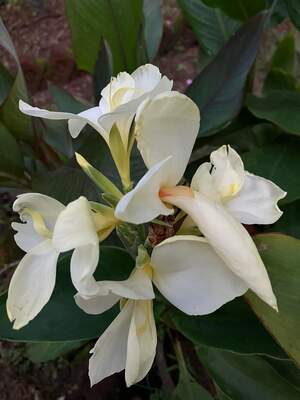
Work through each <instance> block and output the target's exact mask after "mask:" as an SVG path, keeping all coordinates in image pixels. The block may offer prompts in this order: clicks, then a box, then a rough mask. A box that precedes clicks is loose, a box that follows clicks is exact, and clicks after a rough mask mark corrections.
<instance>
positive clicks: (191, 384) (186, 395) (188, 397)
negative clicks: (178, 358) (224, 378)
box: [171, 371, 213, 400]
mask: <svg viewBox="0 0 300 400" xmlns="http://www.w3.org/2000/svg"><path fill="white" fill-rule="evenodd" d="M195 399H197V400H213V397H212V396H211V395H210V394H209V393H208V391H207V390H205V389H204V388H203V387H202V386H201V385H199V383H197V382H196V381H195V379H194V378H193V377H192V376H191V374H189V373H188V372H187V371H186V372H184V373H183V372H180V375H179V382H178V385H177V386H176V388H175V390H174V392H173V396H172V397H171V400H195Z"/></svg>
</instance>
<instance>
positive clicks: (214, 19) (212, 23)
mask: <svg viewBox="0 0 300 400" xmlns="http://www.w3.org/2000/svg"><path fill="white" fill-rule="evenodd" d="M178 4H179V6H180V8H181V9H182V11H183V13H184V15H185V17H186V18H187V20H188V22H189V24H190V25H191V27H192V29H193V31H194V33H195V35H196V38H197V40H198V42H199V43H200V45H201V47H202V49H203V50H204V52H205V53H206V54H207V55H208V56H214V55H216V54H217V53H218V51H219V50H220V49H221V47H223V45H224V44H225V43H226V42H227V40H228V39H229V38H230V37H231V36H232V34H233V33H234V32H235V31H236V30H237V29H238V28H239V26H240V24H239V23H238V22H237V21H234V20H232V19H231V18H229V17H227V16H226V14H224V13H223V12H222V11H221V10H219V9H214V8H211V7H208V6H206V5H205V4H204V2H203V1H201V0H178Z"/></svg>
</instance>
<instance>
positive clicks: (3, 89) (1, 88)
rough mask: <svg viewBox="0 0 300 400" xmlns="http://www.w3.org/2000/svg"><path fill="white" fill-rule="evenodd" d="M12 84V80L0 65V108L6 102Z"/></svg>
mask: <svg viewBox="0 0 300 400" xmlns="http://www.w3.org/2000/svg"><path fill="white" fill-rule="evenodd" d="M13 83H14V79H13V77H12V76H11V74H10V73H9V72H8V70H7V69H6V68H5V67H4V65H2V64H0V106H1V105H2V104H3V102H4V101H5V100H6V98H7V96H8V95H9V92H10V90H11V88H12V85H13Z"/></svg>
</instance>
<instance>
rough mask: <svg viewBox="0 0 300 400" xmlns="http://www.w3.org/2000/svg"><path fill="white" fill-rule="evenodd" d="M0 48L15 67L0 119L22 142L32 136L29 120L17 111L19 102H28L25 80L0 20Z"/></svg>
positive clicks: (0, 109)
mask: <svg viewBox="0 0 300 400" xmlns="http://www.w3.org/2000/svg"><path fill="white" fill-rule="evenodd" d="M0 46H3V47H4V48H5V49H6V50H7V51H8V52H9V54H10V55H11V56H12V57H13V59H14V61H15V63H16V65H17V75H16V78H15V81H14V83H13V85H12V87H11V90H10V92H9V95H8V96H7V98H6V100H5V102H4V103H3V104H2V106H1V108H0V118H1V119H2V120H3V122H4V123H5V125H6V126H7V127H8V128H9V130H10V131H11V133H12V134H13V135H14V136H16V137H18V138H20V139H23V140H29V139H31V138H32V135H33V132H32V124H31V119H30V118H29V117H28V116H27V115H25V114H22V113H21V112H20V111H19V100H20V99H22V100H24V101H28V94H27V88H26V83H25V78H24V75H23V72H22V69H21V65H20V62H19V59H18V56H17V53H16V50H15V48H14V45H13V43H12V41H11V38H10V36H9V33H8V32H7V30H6V28H5V26H4V24H3V22H2V20H1V18H0Z"/></svg>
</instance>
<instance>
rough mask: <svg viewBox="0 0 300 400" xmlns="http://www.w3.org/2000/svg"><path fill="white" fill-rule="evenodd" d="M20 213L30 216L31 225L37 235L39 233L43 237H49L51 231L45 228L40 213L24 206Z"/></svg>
mask: <svg viewBox="0 0 300 400" xmlns="http://www.w3.org/2000/svg"><path fill="white" fill-rule="evenodd" d="M22 214H28V215H30V216H31V218H32V223H33V227H34V229H35V231H36V232H37V233H38V234H39V235H41V236H43V237H45V238H48V239H51V237H52V233H51V232H50V230H49V229H48V228H47V226H46V223H45V221H44V218H43V217H42V215H41V214H40V213H38V212H37V211H34V210H32V209H31V208H24V209H23V210H22Z"/></svg>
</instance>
